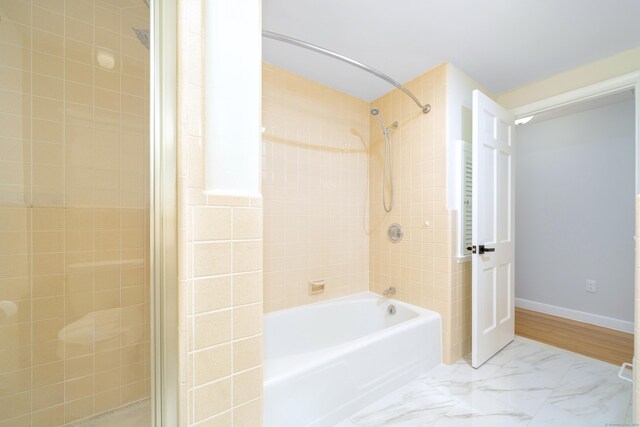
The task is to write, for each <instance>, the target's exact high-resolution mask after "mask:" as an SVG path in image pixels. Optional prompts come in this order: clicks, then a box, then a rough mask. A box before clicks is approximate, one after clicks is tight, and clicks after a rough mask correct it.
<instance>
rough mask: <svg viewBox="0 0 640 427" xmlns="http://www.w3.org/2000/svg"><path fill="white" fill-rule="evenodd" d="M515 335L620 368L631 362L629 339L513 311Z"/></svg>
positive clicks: (610, 331) (596, 328) (625, 335)
mask: <svg viewBox="0 0 640 427" xmlns="http://www.w3.org/2000/svg"><path fill="white" fill-rule="evenodd" d="M516 335H520V336H522V337H525V338H529V339H532V340H535V341H540V342H543V343H546V344H549V345H553V346H555V347H560V348H564V349H565V350H569V351H573V352H576V353H580V354H584V355H585V356H589V357H593V358H594V359H599V360H603V361H605V362H609V363H613V364H614V365H620V364H622V362H631V361H632V359H633V335H632V334H628V333H626V332H620V331H616V330H613V329H607V328H603V327H600V326H595V325H590V324H588V323H582V322H577V321H575V320H569V319H564V318H562V317H556V316H551V315H549V314H544V313H538V312H536V311H531V310H525V309H523V308H517V307H516Z"/></svg>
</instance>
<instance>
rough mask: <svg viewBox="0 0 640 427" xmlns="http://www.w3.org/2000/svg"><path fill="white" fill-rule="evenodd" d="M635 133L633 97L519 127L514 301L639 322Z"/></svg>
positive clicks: (517, 132) (517, 134)
mask: <svg viewBox="0 0 640 427" xmlns="http://www.w3.org/2000/svg"><path fill="white" fill-rule="evenodd" d="M634 138H635V130H634V101H633V100H630V101H624V102H620V103H617V104H612V105H608V106H604V107H599V108H594V109H591V110H587V111H583V112H579V113H575V114H571V115H567V116H563V117H558V118H555V119H550V120H546V121H541V122H539V123H536V122H535V120H534V121H532V122H530V123H529V124H527V125H524V126H520V127H518V128H517V130H516V144H517V154H516V298H523V299H527V300H531V301H536V302H541V303H545V304H552V305H556V306H560V307H564V308H570V309H573V310H579V311H584V312H587V313H592V314H598V315H603V316H608V317H612V318H616V319H620V320H626V321H633V300H634V290H633V289H634V241H633V234H634V217H635V213H634V209H635V207H634V194H635V189H634V185H635V147H634ZM587 279H593V280H596V282H597V292H596V293H588V292H586V291H585V285H586V280H587Z"/></svg>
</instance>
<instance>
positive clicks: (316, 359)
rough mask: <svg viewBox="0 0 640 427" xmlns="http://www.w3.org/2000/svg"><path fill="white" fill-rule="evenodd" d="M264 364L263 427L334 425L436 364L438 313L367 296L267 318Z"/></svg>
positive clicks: (287, 311)
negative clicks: (392, 309)
mask: <svg viewBox="0 0 640 427" xmlns="http://www.w3.org/2000/svg"><path fill="white" fill-rule="evenodd" d="M392 304H393V305H394V306H395V307H396V312H395V314H393V315H391V314H389V313H388V309H389V306H390V305H392ZM264 359H265V360H264V425H265V427H303V426H314V427H320V426H332V425H334V424H336V423H337V422H339V421H341V420H343V419H345V418H347V417H348V416H349V415H351V414H353V413H355V412H356V411H358V410H359V409H361V408H363V407H365V406H367V405H369V404H371V403H373V402H374V401H376V400H377V399H379V398H381V397H382V396H384V395H386V394H388V393H390V392H391V391H393V390H394V389H395V388H398V387H400V386H402V385H404V384H406V383H407V382H409V381H411V380H412V379H414V378H416V377H417V376H418V375H420V374H421V373H422V372H424V371H426V370H428V369H431V368H433V367H435V366H437V365H439V364H440V362H441V333H440V315H439V314H438V313H435V312H433V311H429V310H425V309H423V308H420V307H416V306H413V305H410V304H406V303H403V302H400V301H397V300H392V299H388V298H383V297H381V296H380V295H377V294H374V293H371V292H363V293H360V294H355V295H350V296H348V297H344V298H339V299H334V300H329V301H326V302H321V303H317V304H310V305H305V306H301V307H296V308H291V309H287V310H282V311H277V312H273V313H268V314H266V315H265V316H264Z"/></svg>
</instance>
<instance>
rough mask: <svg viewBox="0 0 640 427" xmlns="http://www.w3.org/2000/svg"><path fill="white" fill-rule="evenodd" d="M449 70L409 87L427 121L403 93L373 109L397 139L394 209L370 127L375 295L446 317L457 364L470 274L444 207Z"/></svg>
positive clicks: (446, 346)
mask: <svg viewBox="0 0 640 427" xmlns="http://www.w3.org/2000/svg"><path fill="white" fill-rule="evenodd" d="M446 67H447V65H446V64H443V65H441V66H439V67H437V68H435V69H433V70H431V71H428V72H426V73H425V74H423V75H421V76H419V77H417V78H415V79H414V80H412V81H410V82H409V83H407V84H406V86H407V87H408V88H409V89H410V90H411V91H412V92H413V93H415V94H416V96H417V97H418V98H419V99H420V100H422V102H425V103H430V104H431V112H430V113H428V114H426V115H425V114H423V113H422V112H421V111H420V109H419V108H418V107H417V106H416V105H415V104H414V103H413V102H412V101H411V99H410V98H408V97H407V96H406V95H405V94H404V93H402V92H401V91H400V90H393V91H391V92H389V93H387V94H386V95H384V96H382V97H381V98H378V99H376V100H375V101H373V102H372V103H371V105H372V106H374V105H375V106H377V107H378V108H379V109H380V112H381V114H382V117H383V118H384V121H385V123H386V124H387V125H389V124H391V123H392V122H394V121H397V122H398V124H399V126H398V128H397V129H396V130H394V131H393V132H392V147H393V171H394V172H393V173H394V176H393V186H394V206H393V209H392V211H391V212H390V213H386V212H385V211H384V209H383V207H382V179H383V153H384V151H383V149H384V148H383V147H384V136H383V134H382V131H381V130H380V125H379V123H378V120H377V119H375V118H373V117H372V118H371V119H370V134H371V142H372V146H371V152H370V157H369V177H370V191H369V200H370V205H369V212H370V218H371V225H370V228H371V236H370V252H369V253H370V261H369V263H370V287H371V290H373V291H374V292H378V293H381V292H382V291H383V290H384V289H386V288H388V287H390V286H393V287H395V288H396V289H397V292H398V294H397V297H398V298H399V299H400V300H402V301H406V302H409V303H411V304H416V305H419V306H421V307H425V308H428V309H431V310H435V311H437V312H439V313H440V314H441V315H442V321H443V322H442V325H443V336H442V339H443V359H444V361H445V362H447V363H451V362H454V361H455V360H457V359H458V358H459V357H460V356H462V354H463V352H464V351H466V347H467V346H468V345H467V344H466V343H465V342H464V339H463V338H462V337H463V335H465V333H463V331H464V327H463V323H464V319H465V314H463V313H464V309H465V307H466V304H467V302H466V292H465V289H466V287H467V286H468V285H469V283H468V281H469V280H468V278H470V276H468V274H467V273H468V272H467V270H468V266H466V265H464V264H460V265H458V263H457V261H456V258H455V242H456V240H455V217H454V213H453V212H451V211H449V210H448V209H447V207H446V184H447V183H446V171H447V169H446V168H447V158H446ZM393 223H398V224H400V225H401V226H402V227H403V230H404V237H403V239H402V241H401V242H399V243H395V244H394V243H391V242H390V241H389V240H388V238H387V235H386V233H387V228H388V227H389V225H391V224H393Z"/></svg>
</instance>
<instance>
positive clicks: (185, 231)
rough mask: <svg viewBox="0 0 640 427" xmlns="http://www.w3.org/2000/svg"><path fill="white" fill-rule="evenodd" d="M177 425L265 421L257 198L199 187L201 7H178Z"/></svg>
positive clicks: (186, 0)
mask: <svg viewBox="0 0 640 427" xmlns="http://www.w3.org/2000/svg"><path fill="white" fill-rule="evenodd" d="M178 9H179V10H178V45H179V52H180V55H179V58H178V222H179V230H178V244H179V247H178V254H179V259H178V270H179V271H178V274H179V299H180V301H179V332H180V336H179V341H180V348H179V359H180V374H179V375H180V390H179V395H180V406H179V416H180V425H181V426H187V425H189V426H191V425H198V426H232V425H233V426H247V427H250V426H260V425H261V424H262V314H263V307H262V199H261V198H249V197H225V196H213V195H207V194H206V193H205V191H204V163H203V161H204V138H203V135H204V133H203V128H204V120H203V109H204V102H203V87H204V84H203V70H204V63H203V54H202V52H203V50H202V49H203V2H202V1H201V0H181V1H179V2H178Z"/></svg>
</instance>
